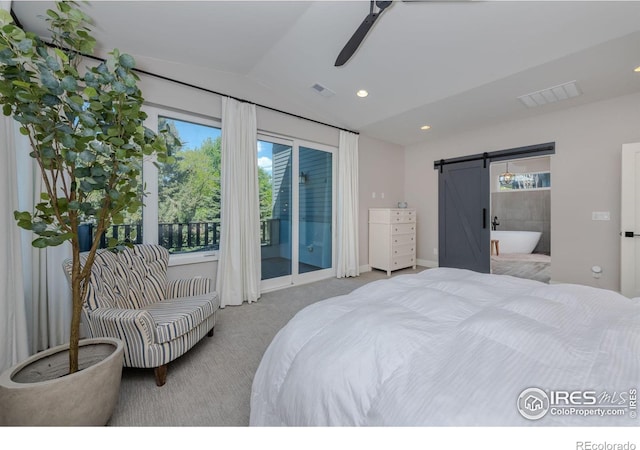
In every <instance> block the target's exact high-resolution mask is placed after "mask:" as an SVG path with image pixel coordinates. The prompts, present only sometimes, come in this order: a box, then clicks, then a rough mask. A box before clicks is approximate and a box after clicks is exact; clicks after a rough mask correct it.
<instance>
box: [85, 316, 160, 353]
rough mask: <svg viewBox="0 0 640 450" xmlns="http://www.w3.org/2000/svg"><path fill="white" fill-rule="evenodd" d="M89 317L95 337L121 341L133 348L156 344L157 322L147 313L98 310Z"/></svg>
mask: <svg viewBox="0 0 640 450" xmlns="http://www.w3.org/2000/svg"><path fill="white" fill-rule="evenodd" d="M87 317H88V320H89V322H90V326H91V328H92V329H93V330H94V335H97V336H108V337H114V338H118V339H121V340H123V341H125V342H127V345H128V346H130V347H131V348H136V347H137V348H146V347H148V346H149V345H151V344H153V343H154V342H155V339H154V335H155V332H154V330H155V322H154V321H153V318H152V317H151V314H149V313H148V312H147V311H144V310H140V309H119V308H98V309H94V310H93V311H91V312H89V313H88V314H87ZM124 334H126V336H124Z"/></svg>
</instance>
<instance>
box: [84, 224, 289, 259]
mask: <svg viewBox="0 0 640 450" xmlns="http://www.w3.org/2000/svg"><path fill="white" fill-rule="evenodd" d="M279 229H280V220H278V219H267V220H262V221H261V222H260V243H261V244H262V245H263V246H269V245H275V244H277V243H278V241H279V238H278V234H279ZM89 232H90V236H91V241H90V242H92V241H93V237H94V231H93V225H91V224H89ZM112 237H113V238H116V239H118V240H119V241H128V242H131V243H133V244H141V243H142V224H123V225H112V226H111V227H110V228H109V229H108V230H107V232H106V233H104V234H103V235H102V237H101V238H100V248H106V247H107V242H108V239H109V238H112ZM158 244H160V245H162V246H163V247H165V248H166V249H167V250H169V251H170V252H171V253H187V252H198V251H206V250H218V249H219V248H220V223H219V222H190V223H160V224H158ZM82 250H87V248H83V249H82Z"/></svg>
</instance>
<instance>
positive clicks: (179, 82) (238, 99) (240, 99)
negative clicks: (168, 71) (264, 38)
mask: <svg viewBox="0 0 640 450" xmlns="http://www.w3.org/2000/svg"><path fill="white" fill-rule="evenodd" d="M11 17H12V18H13V21H14V22H15V24H16V25H17V26H18V27H20V28H22V29H23V30H24V27H23V26H22V24H21V23H20V20H19V19H18V17H17V16H16V14H15V13H14V12H13V9H11ZM47 45H48V46H49V47H58V46H56V45H54V44H52V43H50V42H47ZM58 48H60V47H58ZM60 50H69V49H66V48H60ZM78 54H79V55H80V56H82V57H84V58H91V59H95V60H96V61H101V62H104V61H105V59H104V58H100V57H98V56H94V55H87V54H85V53H78ZM133 70H134V71H135V72H138V73H140V74H143V75H148V76H152V77H156V78H159V79H161V80H165V81H169V82H171V83H175V84H179V85H181V86H186V87H190V88H192V89H198V90H200V91H204V92H208V93H209V94H215V95H220V96H223V97H229V98H232V99H234V100H237V101H239V102H244V103H250V104H252V105H256V106H258V107H260V108H264V109H268V110H269V111H274V112H277V113H280V114H284V115H287V116H291V117H295V118H297V119H302V120H306V121H308V122H313V123H317V124H319V125H324V126H325V127H331V128H335V129H338V130H342V131H347V132H349V133H354V134H358V135H359V134H360V133H359V132H357V131H353V130H349V129H347V128H342V127H338V126H336V125H331V124H328V123H325V122H320V121H319V120H315V119H309V118H308V117H304V116H300V115H298V114H293V113H290V112H287V111H282V110H280V109H276V108H272V107H271V106H266V105H261V104H259V103H256V102H252V101H249V100H245V99H242V98H238V97H234V96H233V95H228V94H223V93H222V92H217V91H214V90H212V89H208V88H205V87H202V86H197V85H195V84H191V83H187V82H184V81H180V80H176V79H174V78H169V77H167V76H164V75H159V74H157V73H153V72H149V71H147V70H143V69H136V68H134V69H133Z"/></svg>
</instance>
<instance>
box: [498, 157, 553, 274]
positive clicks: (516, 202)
mask: <svg viewBox="0 0 640 450" xmlns="http://www.w3.org/2000/svg"><path fill="white" fill-rule="evenodd" d="M490 183H491V188H490V192H491V203H490V204H491V214H490V217H491V243H490V245H491V251H490V253H491V273H494V274H498V275H511V276H516V277H519V278H527V279H532V280H538V281H542V282H545V283H549V281H550V279H551V157H550V156H542V157H534V158H520V159H513V160H506V161H499V162H493V163H492V164H491V167H490Z"/></svg>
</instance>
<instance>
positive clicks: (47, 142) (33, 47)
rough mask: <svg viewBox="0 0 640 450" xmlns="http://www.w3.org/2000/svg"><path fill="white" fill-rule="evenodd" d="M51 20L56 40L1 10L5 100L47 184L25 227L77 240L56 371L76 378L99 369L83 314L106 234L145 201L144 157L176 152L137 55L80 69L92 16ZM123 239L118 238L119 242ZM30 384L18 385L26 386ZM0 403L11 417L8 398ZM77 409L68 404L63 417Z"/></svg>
mask: <svg viewBox="0 0 640 450" xmlns="http://www.w3.org/2000/svg"><path fill="white" fill-rule="evenodd" d="M46 21H47V23H48V30H49V31H50V33H51V42H49V43H47V42H45V41H44V40H43V39H41V38H40V37H38V36H36V35H35V34H34V33H30V32H25V31H24V30H22V29H21V28H20V27H18V26H17V25H16V24H15V23H14V22H13V20H12V18H11V15H10V14H9V12H8V11H5V10H1V9H0V104H2V107H3V113H4V114H5V115H6V116H12V117H13V118H14V119H15V120H16V121H17V122H19V123H20V131H21V133H22V134H24V135H25V136H27V137H28V139H29V141H30V144H31V145H30V146H31V153H30V156H31V157H32V158H34V159H35V161H36V162H37V164H38V166H39V167H40V169H41V170H40V171H41V175H42V179H43V184H44V189H45V192H43V193H42V194H41V201H40V202H39V203H38V204H37V205H36V206H35V211H33V212H29V211H21V212H18V211H16V212H15V213H14V215H15V218H16V220H17V224H18V226H20V227H22V228H24V229H26V230H31V231H32V232H33V233H34V234H35V235H36V236H37V237H36V239H35V240H34V241H33V246H35V247H38V248H44V247H48V246H56V245H60V244H63V243H65V242H70V243H71V248H72V260H73V266H72V271H71V274H70V279H71V291H72V301H73V306H72V320H71V333H70V338H69V345H68V355H69V357H68V361H69V363H68V369H67V368H66V363H65V369H64V370H63V371H61V369H58V374H57V375H65V376H66V377H69V378H71V377H75V376H76V375H79V374H81V373H84V372H87V373H89V372H90V371H89V370H88V369H87V368H83V367H82V362H80V366H79V350H80V349H81V348H83V345H82V344H81V343H80V320H81V311H82V306H83V301H84V299H85V296H86V290H87V285H88V283H87V280H88V279H89V277H90V275H91V267H92V265H93V262H94V257H95V255H96V251H97V250H98V247H99V240H100V236H101V235H102V234H103V232H104V231H105V230H106V229H107V228H108V227H109V226H110V225H111V224H112V223H113V224H118V223H122V222H123V214H124V213H125V212H126V211H129V212H134V211H136V210H137V209H138V208H140V207H141V205H142V198H141V195H140V192H141V191H140V186H139V183H140V174H141V170H142V159H143V157H145V156H147V155H152V154H155V155H156V157H157V160H158V161H159V162H165V161H166V160H167V158H168V156H167V144H166V141H165V139H164V135H163V133H159V134H156V133H154V132H153V131H151V130H149V129H147V128H145V127H144V125H143V122H144V120H145V118H146V114H145V113H144V112H143V111H142V110H141V106H142V104H143V97H142V95H141V91H140V89H139V88H138V86H137V82H138V80H139V79H138V77H137V75H136V73H135V72H134V71H133V69H134V65H135V61H134V59H133V58H132V57H131V56H129V55H127V54H124V53H120V52H119V51H118V50H117V49H115V50H113V51H112V52H111V53H110V54H109V57H108V58H107V59H106V60H105V61H103V62H101V63H99V64H97V65H95V66H93V67H85V68H82V69H81V67H80V66H81V63H83V64H89V62H88V61H87V60H86V59H84V58H83V55H92V54H93V52H94V46H95V44H96V40H95V38H93V37H92V36H91V34H90V31H91V30H90V29H89V28H88V24H89V23H90V18H89V17H88V16H87V15H86V14H85V13H84V12H83V11H82V10H80V9H79V8H77V7H76V5H75V3H73V2H57V3H56V6H55V9H54V10H47V16H46ZM86 219H89V220H91V221H92V222H93V224H94V235H93V236H94V237H93V240H92V242H91V247H90V249H89V251H88V253H87V254H86V261H85V263H84V265H83V264H82V262H81V257H80V255H81V250H80V243H79V233H78V227H79V226H80V225H81V222H82V221H84V220H86ZM119 245H121V244H120V243H118V242H115V241H113V240H111V241H110V242H109V247H111V248H117V247H118V246H119ZM61 276H62V273H61ZM115 344H116V346H118V344H119V347H120V350H119V351H120V361H119V364H115V366H116V367H117V366H118V365H119V370H120V373H119V374H117V388H118V389H119V383H120V377H121V370H122V348H121V347H122V343H119V342H116V343H115ZM50 350H52V349H50ZM107 353H113V351H110V352H107ZM92 358H94V359H95V357H92ZM58 359H59V357H58ZM47 364H49V366H50V365H51V363H47ZM47 364H45V365H47ZM55 364H58V365H59V361H58V362H56V363H55ZM87 364H88V363H87ZM18 366H20V365H18ZM79 369H81V370H80V372H78V370H79ZM16 370H17V369H15V368H12V369H9V370H8V371H6V373H7V374H9V375H7V377H9V378H11V377H14V375H16ZM38 370H39V369H36V370H35V372H38ZM76 372H77V373H76ZM57 375H56V376H57ZM65 376H63V377H62V378H65ZM90 376H95V374H94V375H90ZM14 378H15V377H14ZM26 378H28V377H26ZM0 381H1V380H0ZM14 381H15V380H14ZM14 381H10V383H14ZM49 381H51V380H49ZM25 383H27V381H21V382H19V383H18V387H24V384H25ZM74 384H75V385H76V386H79V385H80V384H81V383H79V382H78V381H74ZM14 387H15V386H14ZM2 389H3V386H1V383H0V403H1V402H2V401H5V402H8V401H9V400H8V399H11V398H13V396H15V395H17V394H16V393H15V392H9V393H7V391H4V390H2ZM51 389H53V388H52V387H49V388H46V389H45V390H51ZM72 389H73V388H72ZM98 389H99V390H100V389H101V388H98ZM2 395H4V396H2ZM42 395H43V394H42V393H40V394H38V396H40V397H42ZM62 395H63V396H64V395H68V394H62ZM93 395H95V392H94V393H93ZM71 397H72V398H73V403H72V404H73V405H74V409H75V405H76V403H77V402H78V401H79V398H78V397H79V394H78V392H77V390H76V389H73V390H72V394H71ZM116 398H117V393H116ZM21 401H22V400H21ZM114 406H115V403H114ZM16 408H17V407H16ZM0 409H3V410H4V414H11V411H8V409H10V408H7V405H6V404H5V405H3V408H0ZM78 409H81V408H78ZM26 411H27V413H28V411H29V410H28V409H27V410H26ZM68 413H69V411H66V410H65V411H64V415H67V414H68ZM81 413H82V412H81ZM110 414H111V413H110V412H109V416H110ZM1 419H2V414H0V422H2V420H1ZM18 420H22V419H18ZM99 420H103V419H99ZM106 420H108V417H107V419H106ZM5 421H8V419H6V418H5ZM51 423H57V422H55V421H54V422H51ZM81 423H85V422H84V421H82V422H81ZM104 423H106V421H105V422H104ZM104 423H103V424H104ZM94 424H95V423H94Z"/></svg>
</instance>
